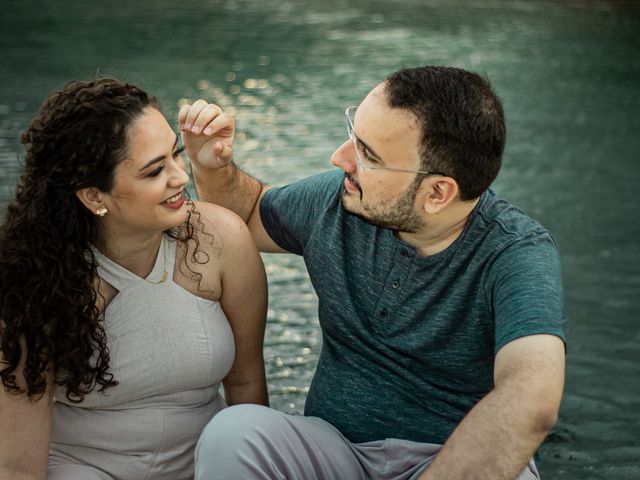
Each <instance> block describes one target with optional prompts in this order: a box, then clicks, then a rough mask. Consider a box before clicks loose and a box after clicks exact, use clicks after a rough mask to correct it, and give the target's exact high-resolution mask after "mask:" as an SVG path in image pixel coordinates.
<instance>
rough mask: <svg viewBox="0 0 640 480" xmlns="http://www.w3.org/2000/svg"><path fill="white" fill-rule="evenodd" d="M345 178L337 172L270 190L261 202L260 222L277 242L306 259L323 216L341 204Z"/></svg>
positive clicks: (322, 174) (315, 176)
mask: <svg viewBox="0 0 640 480" xmlns="http://www.w3.org/2000/svg"><path fill="white" fill-rule="evenodd" d="M342 176H343V173H342V172H341V171H340V170H334V171H331V172H326V173H321V174H319V175H314V176H311V177H308V178H305V179H303V180H300V181H298V182H294V183H292V184H290V185H287V186H285V187H277V188H272V189H269V190H268V191H267V192H266V193H265V195H264V196H263V197H262V200H261V201H260V218H261V220H262V225H263V226H264V228H265V230H266V231H267V233H268V234H269V236H270V237H271V238H272V239H273V241H274V242H276V243H277V244H278V245H279V246H280V247H282V248H284V249H285V250H287V251H289V252H291V253H295V254H297V255H302V254H303V253H304V249H305V245H306V244H307V242H308V240H309V238H310V237H311V235H312V234H313V231H314V230H315V227H316V226H317V225H318V223H319V220H320V218H321V215H322V212H323V211H326V210H327V208H328V207H329V206H330V205H333V204H335V202H336V201H340V193H341V191H342V183H341V178H342Z"/></svg>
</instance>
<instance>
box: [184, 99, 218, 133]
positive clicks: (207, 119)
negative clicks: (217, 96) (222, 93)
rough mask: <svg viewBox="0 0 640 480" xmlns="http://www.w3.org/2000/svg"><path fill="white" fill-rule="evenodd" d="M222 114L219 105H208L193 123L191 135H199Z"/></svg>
mask: <svg viewBox="0 0 640 480" xmlns="http://www.w3.org/2000/svg"><path fill="white" fill-rule="evenodd" d="M221 113H222V110H221V109H220V107H218V106H217V105H214V104H213V103H210V104H208V105H207V106H206V107H204V108H203V109H202V110H200V113H199V114H198V118H196V119H195V121H194V122H193V126H192V127H191V133H194V134H199V133H202V131H203V130H204V129H205V127H206V126H207V125H209V124H210V123H211V122H212V121H213V120H214V119H215V118H216V117H218V115H220V114H221Z"/></svg>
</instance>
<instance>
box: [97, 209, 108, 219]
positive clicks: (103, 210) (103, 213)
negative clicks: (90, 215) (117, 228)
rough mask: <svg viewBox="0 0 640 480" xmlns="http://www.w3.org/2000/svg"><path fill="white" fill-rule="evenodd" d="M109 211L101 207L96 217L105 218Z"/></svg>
mask: <svg viewBox="0 0 640 480" xmlns="http://www.w3.org/2000/svg"><path fill="white" fill-rule="evenodd" d="M108 211H109V210H107V207H100V208H99V209H97V210H96V215H98V216H100V217H104V216H105V215H106V214H107V212H108Z"/></svg>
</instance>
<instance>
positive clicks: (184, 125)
mask: <svg viewBox="0 0 640 480" xmlns="http://www.w3.org/2000/svg"><path fill="white" fill-rule="evenodd" d="M178 122H179V126H180V131H181V133H182V144H183V145H184V147H185V151H186V153H187V155H188V156H189V158H190V159H191V162H192V163H193V162H197V163H198V164H199V166H202V167H205V168H221V167H224V166H226V165H228V164H229V163H230V162H231V159H232V157H233V136H234V133H235V122H234V120H233V117H232V116H231V115H229V114H227V113H224V112H223V111H222V109H221V108H220V107H218V106H217V105H214V104H212V103H207V102H205V101H204V100H198V101H196V102H195V103H194V104H193V105H183V106H182V108H181V109H180V113H179V114H178Z"/></svg>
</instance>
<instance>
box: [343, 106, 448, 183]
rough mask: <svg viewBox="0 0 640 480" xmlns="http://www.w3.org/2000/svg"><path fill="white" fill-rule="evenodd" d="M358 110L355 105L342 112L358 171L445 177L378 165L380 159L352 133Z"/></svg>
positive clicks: (435, 173) (436, 173)
mask: <svg viewBox="0 0 640 480" xmlns="http://www.w3.org/2000/svg"><path fill="white" fill-rule="evenodd" d="M357 109H358V106H357V105H353V106H351V107H348V108H347V109H346V110H345V111H344V116H345V117H346V118H347V132H348V133H349V138H350V139H351V141H352V142H353V146H354V147H355V150H356V164H357V165H358V170H359V171H361V172H362V171H367V170H391V171H392V172H407V173H424V174H425V175H442V176H446V175H445V174H444V173H439V172H427V171H425V170H407V169H404V168H392V167H383V166H381V165H380V162H381V161H382V159H381V158H380V157H378V156H377V155H374V154H373V153H372V152H371V151H370V150H369V149H368V148H367V146H366V145H365V144H364V143H362V140H360V139H359V138H358V137H357V136H356V134H355V131H354V126H353V121H354V118H355V116H356V110H357Z"/></svg>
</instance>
